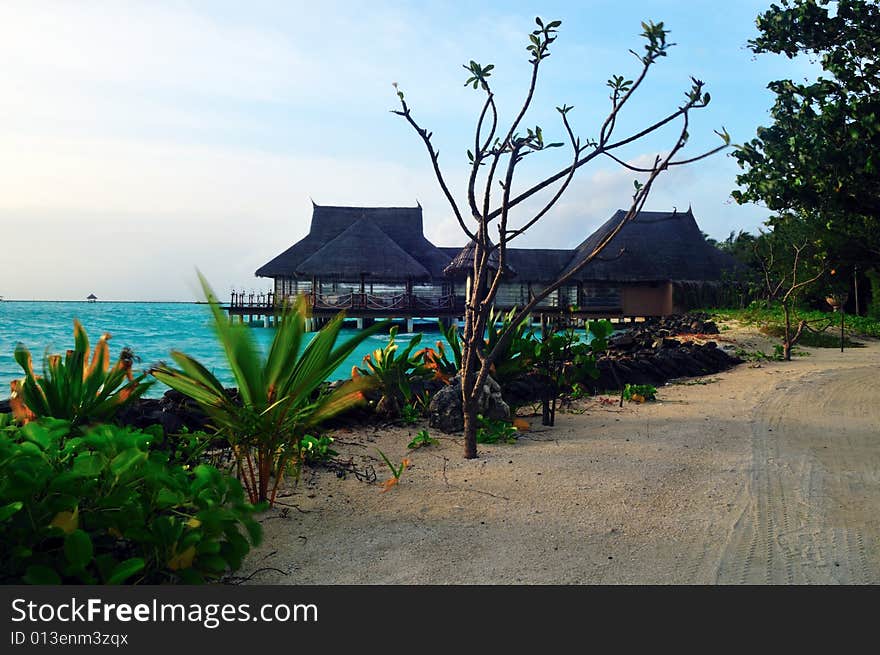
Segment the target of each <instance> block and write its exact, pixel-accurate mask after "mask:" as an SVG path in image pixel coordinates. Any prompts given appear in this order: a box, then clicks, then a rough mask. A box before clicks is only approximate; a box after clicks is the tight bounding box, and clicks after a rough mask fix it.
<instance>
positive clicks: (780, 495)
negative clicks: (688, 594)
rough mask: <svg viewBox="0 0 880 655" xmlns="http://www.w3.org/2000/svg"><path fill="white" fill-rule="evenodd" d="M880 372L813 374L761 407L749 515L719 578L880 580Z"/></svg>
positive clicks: (756, 416) (755, 417) (741, 503)
mask: <svg viewBox="0 0 880 655" xmlns="http://www.w3.org/2000/svg"><path fill="white" fill-rule="evenodd" d="M860 354H861V353H860ZM878 373H880V368H878V366H877V365H876V364H875V365H873V366H862V367H860V368H849V367H846V368H830V369H827V370H820V371H815V370H808V371H805V372H803V373H799V374H798V375H797V376H793V377H792V378H790V379H788V380H785V381H783V382H780V383H778V384H777V385H776V386H775V387H774V389H773V391H772V395H771V396H770V397H769V398H767V399H766V400H763V401H762V402H760V403H759V404H758V406H757V407H756V408H755V410H754V412H753V414H752V422H751V437H752V458H751V471H750V475H749V481H748V486H747V487H746V488H745V489H744V493H743V494H742V495H741V496H740V498H739V499H738V501H737V505H738V507H741V508H742V514H741V516H740V518H739V519H738V521H737V522H736V524H735V525H734V526H733V529H732V530H731V533H730V539H729V541H728V543H727V545H726V547H725V549H724V552H723V554H722V557H721V559H720V561H719V567H718V573H717V576H716V580H717V581H719V582H737V583H785V584H791V583H796V584H803V583H819V584H833V583H842V584H864V583H877V582H878V580H880V575H878V571H880V557H878V555H880V553H878V550H877V548H876V545H877V544H878V536H880V447H878V441H880V398H878V393H877V386H876V381H877V376H878Z"/></svg>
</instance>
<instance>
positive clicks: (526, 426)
mask: <svg viewBox="0 0 880 655" xmlns="http://www.w3.org/2000/svg"><path fill="white" fill-rule="evenodd" d="M513 427H515V428H516V429H517V430H518V431H519V432H528V431H529V430H531V429H532V425H531V423H529V422H528V421H527V420H525V419H524V418H515V419H513Z"/></svg>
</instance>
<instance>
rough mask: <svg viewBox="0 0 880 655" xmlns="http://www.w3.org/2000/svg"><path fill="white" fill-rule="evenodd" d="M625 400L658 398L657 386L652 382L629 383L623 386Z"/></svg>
mask: <svg viewBox="0 0 880 655" xmlns="http://www.w3.org/2000/svg"><path fill="white" fill-rule="evenodd" d="M623 399H624V400H639V399H642V400H657V387H655V386H653V385H651V384H627V385H626V386H624V387H623Z"/></svg>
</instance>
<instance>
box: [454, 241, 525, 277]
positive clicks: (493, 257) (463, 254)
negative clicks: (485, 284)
mask: <svg viewBox="0 0 880 655" xmlns="http://www.w3.org/2000/svg"><path fill="white" fill-rule="evenodd" d="M490 245H491V243H490ZM476 249H477V244H476V242H474V241H473V240H471V241H470V242H468V244H467V245H466V246H465V247H464V248H462V249H461V250H459V251H458V252H457V253H456V254H455V257H453V258H452V261H451V262H449V264H448V265H447V266H446V268H444V269H443V273H444V274H446V275H448V276H450V277H459V276H466V275H467V274H468V273H470V272H472V271H473V270H474V253H475V251H476ZM488 264H489V269H491V270H495V271H497V270H498V251H497V250H493V251H492V252H490V253H489V262H488ZM504 268H505V270H506V272H508V273H513V269H512V268H511V267H510V266H509V265H507V266H505V267H504Z"/></svg>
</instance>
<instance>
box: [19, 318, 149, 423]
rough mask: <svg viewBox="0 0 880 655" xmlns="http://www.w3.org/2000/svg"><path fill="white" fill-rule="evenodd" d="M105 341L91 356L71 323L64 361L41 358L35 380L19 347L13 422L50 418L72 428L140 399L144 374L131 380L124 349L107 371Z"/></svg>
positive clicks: (129, 355) (106, 338)
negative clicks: (40, 369) (70, 339)
mask: <svg viewBox="0 0 880 655" xmlns="http://www.w3.org/2000/svg"><path fill="white" fill-rule="evenodd" d="M109 340H110V335H109V334H104V335H102V336H101V338H100V339H99V340H98V343H97V345H96V346H95V349H94V352H92V350H91V348H90V347H89V337H88V335H87V334H86V331H85V329H84V328H83V326H82V324H81V323H80V322H79V321H78V320H75V319H74V321H73V341H74V348H73V350H68V351H67V353H66V354H65V356H64V357H63V358H62V356H61V355H50V354H46V356H45V357H44V358H43V375H35V374H34V366H33V359H32V357H31V353H30V351H29V350H28V349H27V348H26V347H25V346H24V344H22V343H19V344H18V346H16V348H15V361H16V362H18V365H19V366H21V368H22V369H23V370H24V378H23V379H21V380H13V382H12V384H11V387H12V393H11V395H10V406H11V408H12V412H13V414H14V416H15V418H16V419H17V420H18V421H20V422H22V423H27V422H28V421H30V420H32V419H34V418H38V417H52V418H59V419H66V420H68V421H70V422H71V423H72V424H73V425H82V424H86V423H91V422H95V421H108V420H110V419H111V418H112V417H113V415H114V414H116V412H118V411H119V410H120V409H122V408H123V407H124V406H126V405H127V404H129V403H131V402H133V401H134V400H135V399H136V398H139V397H140V396H142V395H143V394H144V392H145V391H146V390H147V389H149V388H150V385H152V382H144V378H145V377H146V373H142V374H140V375H138V376H137V377H135V376H134V375H133V373H132V370H131V367H132V362H133V361H134V355H133V354H132V352H131V351H130V350H128V349H127V348H123V350H122V352H121V353H120V355H119V359H118V360H117V361H116V364H115V365H114V366H113V367H112V368H111V367H110V347H109V345H108V341H109ZM90 356H91V359H90Z"/></svg>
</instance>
